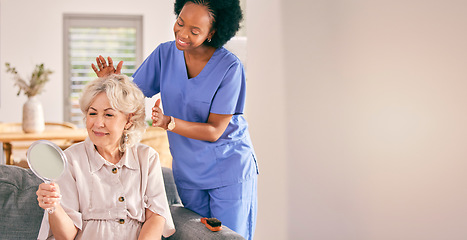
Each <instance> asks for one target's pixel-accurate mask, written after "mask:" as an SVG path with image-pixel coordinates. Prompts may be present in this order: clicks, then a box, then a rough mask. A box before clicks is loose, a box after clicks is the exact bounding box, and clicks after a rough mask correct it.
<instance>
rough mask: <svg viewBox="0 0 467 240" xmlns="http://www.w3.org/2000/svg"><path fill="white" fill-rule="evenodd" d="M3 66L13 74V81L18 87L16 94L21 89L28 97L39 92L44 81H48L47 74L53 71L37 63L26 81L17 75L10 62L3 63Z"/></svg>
mask: <svg viewBox="0 0 467 240" xmlns="http://www.w3.org/2000/svg"><path fill="white" fill-rule="evenodd" d="M5 66H6V72H7V73H11V74H12V75H13V79H14V81H15V84H14V85H15V86H18V87H19V90H18V93H17V94H16V95H18V96H19V95H20V93H21V91H23V92H24V94H25V95H26V96H28V97H33V96H36V95H37V94H39V93H41V92H42V90H43V88H44V85H45V83H46V82H48V81H49V75H50V74H52V73H53V71H52V70H50V69H46V68H44V64H43V63H42V64H38V65H36V67H35V68H34V71H33V72H32V75H31V78H30V79H29V82H26V81H25V80H24V79H23V78H21V77H20V76H19V74H18V71H16V68H14V67H11V66H10V63H5Z"/></svg>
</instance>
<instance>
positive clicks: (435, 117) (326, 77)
mask: <svg viewBox="0 0 467 240" xmlns="http://www.w3.org/2000/svg"><path fill="white" fill-rule="evenodd" d="M247 6H248V14H249V15H248V17H249V18H248V21H249V22H248V44H249V47H248V60H249V61H250V62H249V63H251V64H249V65H248V68H249V72H248V79H249V95H248V96H249V101H248V104H249V121H250V125H251V131H252V136H253V141H254V143H255V146H256V150H257V153H258V156H259V159H260V167H261V170H262V173H261V175H260V180H259V182H260V185H259V191H260V210H259V211H260V214H259V223H258V229H257V235H256V236H257V237H258V239H326V240H328V239H329V240H333V239H342V240H352V239H355V240H357V239H358V240H362V239H368V240H373V239H378V240H385V239H388V240H392V239H411V240H413V239H420V240H422V239H423V240H429V239H433V240H435V239H436V240H438V239H466V238H467V229H466V228H465V227H464V223H465V215H466V213H467V205H466V204H465V202H466V201H467V187H466V182H467V174H465V169H467V161H466V159H467V150H466V149H467V148H466V147H465V144H466V143H467V141H466V140H467V137H466V136H467V127H466V123H467V111H466V110H465V105H466V103H467V94H465V90H466V89H467V81H466V76H467V68H466V66H467V58H466V56H467V45H466V44H465V43H466V42H467V28H465V23H466V22H467V15H466V14H465V11H464V10H465V9H466V7H467V2H465V1H455V0H449V1H420V0H418V1H417V0H412V1H399V0H396V1H394V0H379V1H372V0H353V1H338V0H327V1H318V0H312V1H301V0H287V1H285V0H284V1H279V0H277V1H266V0H252V1H249V2H248V4H247Z"/></svg>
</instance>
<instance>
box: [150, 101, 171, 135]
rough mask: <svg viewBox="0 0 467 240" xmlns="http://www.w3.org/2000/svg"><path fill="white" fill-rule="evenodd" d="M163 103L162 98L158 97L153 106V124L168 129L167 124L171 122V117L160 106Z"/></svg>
mask: <svg viewBox="0 0 467 240" xmlns="http://www.w3.org/2000/svg"><path fill="white" fill-rule="evenodd" d="M160 104H161V100H160V99H157V101H156V103H155V104H154V107H153V108H152V116H151V119H152V126H153V127H161V128H163V129H166V130H167V126H168V125H169V122H170V117H169V116H166V115H164V114H163V113H162V109H161V108H160V107H159V106H160Z"/></svg>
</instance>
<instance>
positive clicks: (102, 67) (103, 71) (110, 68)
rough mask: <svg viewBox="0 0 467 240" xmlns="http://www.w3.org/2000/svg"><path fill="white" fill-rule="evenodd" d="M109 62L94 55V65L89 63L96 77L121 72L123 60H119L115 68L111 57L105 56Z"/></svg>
mask: <svg viewBox="0 0 467 240" xmlns="http://www.w3.org/2000/svg"><path fill="white" fill-rule="evenodd" d="M107 59H108V61H109V64H107V62H106V61H105V58H104V57H102V56H101V55H99V57H96V64H97V67H96V65H94V63H93V64H91V67H92V69H93V70H94V72H95V73H96V74H97V76H98V77H106V76H109V75H112V74H121V72H122V66H123V61H120V62H119V63H118V65H117V68H115V67H114V62H113V61H112V58H111V57H107Z"/></svg>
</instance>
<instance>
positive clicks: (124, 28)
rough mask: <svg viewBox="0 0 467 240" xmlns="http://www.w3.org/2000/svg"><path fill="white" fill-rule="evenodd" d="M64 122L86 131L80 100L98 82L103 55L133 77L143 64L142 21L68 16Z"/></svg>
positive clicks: (65, 31) (123, 17) (117, 17)
mask: <svg viewBox="0 0 467 240" xmlns="http://www.w3.org/2000/svg"><path fill="white" fill-rule="evenodd" d="M63 46H64V51H63V52H64V81H65V82H64V91H63V92H64V103H65V104H64V108H65V109H64V114H65V116H64V119H65V121H68V122H71V123H74V124H76V125H78V126H79V127H83V126H84V124H83V115H82V113H81V110H80V108H79V97H80V94H81V91H82V90H83V88H84V85H86V83H87V82H89V81H91V80H93V79H95V78H96V74H95V73H94V71H93V70H92V68H91V64H92V63H94V64H95V62H96V57H97V56H99V55H102V56H103V57H105V58H107V57H108V56H110V57H112V59H113V61H114V63H115V65H116V64H117V63H118V62H119V61H124V65H123V69H122V73H123V74H126V75H128V76H131V75H132V74H133V73H134V72H135V71H136V69H137V66H139V65H140V64H141V62H142V61H141V60H142V17H141V16H128V15H76V14H66V15H64V44H63Z"/></svg>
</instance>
